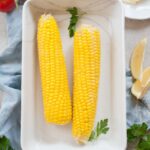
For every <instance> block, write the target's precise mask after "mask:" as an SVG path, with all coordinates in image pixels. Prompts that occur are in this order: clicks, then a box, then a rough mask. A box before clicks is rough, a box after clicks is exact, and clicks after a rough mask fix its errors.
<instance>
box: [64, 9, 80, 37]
mask: <svg viewBox="0 0 150 150" xmlns="http://www.w3.org/2000/svg"><path fill="white" fill-rule="evenodd" d="M67 11H68V12H69V13H70V14H71V17H70V24H69V27H68V30H69V36H70V37H73V36H74V32H75V29H76V24H77V22H78V19H79V14H78V9H77V8H76V7H73V8H68V9H67Z"/></svg>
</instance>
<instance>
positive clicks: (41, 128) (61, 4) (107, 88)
mask: <svg viewBox="0 0 150 150" xmlns="http://www.w3.org/2000/svg"><path fill="white" fill-rule="evenodd" d="M72 6H77V7H80V9H82V10H83V11H86V12H87V14H86V15H85V16H83V17H82V18H81V19H80V22H79V23H78V25H80V24H81V23H84V24H87V23H88V24H93V25H94V26H96V27H98V28H99V29H100V31H101V41H102V43H101V48H102V57H101V79H100V88H99V96H98V108H97V115H96V120H95V124H96V123H97V121H98V120H101V119H104V118H108V119H109V127H110V130H109V132H108V134H107V135H104V136H101V138H99V140H98V141H96V142H94V143H89V144H87V145H85V146H78V145H77V144H76V143H75V141H74V140H73V138H72V135H71V125H67V126H54V125H51V124H47V123H45V121H44V117H43V105H42V96H41V84H40V76H39V66H38V60H37V44H36V31H37V20H38V18H39V16H40V15H41V14H43V13H51V14H53V15H54V16H55V17H56V20H57V21H58V25H59V27H60V30H61V36H62V40H63V48H64V54H65V58H66V62H67V69H68V76H69V83H70V89H71V87H72V71H73V69H72V59H73V58H72V52H73V48H72V42H73V39H70V38H69V36H68V31H67V26H68V23H69V17H70V16H69V14H68V13H67V12H66V11H65V9H66V8H68V7H72ZM124 57H125V54H124V16H123V11H122V7H121V4H120V3H119V2H118V1H117V0H107V1H106V0H55V1H54V0H30V1H27V2H26V3H25V5H24V9H23V52H22V118H21V125H22V126H21V127H22V128H21V144H22V148H23V150H50V149H51V150H54V149H57V150H62V149H64V150H76V149H84V150H97V149H100V150H124V149H125V147H126V111H125V109H126V103H125V59H124Z"/></svg>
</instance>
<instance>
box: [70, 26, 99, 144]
mask: <svg viewBox="0 0 150 150" xmlns="http://www.w3.org/2000/svg"><path fill="white" fill-rule="evenodd" d="M99 76H100V33H99V30H98V29H97V28H94V27H92V26H88V25H87V26H86V25H84V26H81V27H80V28H79V29H78V30H77V31H76V33H75V37H74V88H73V90H74V91H73V131H72V132H73V136H74V137H75V139H76V140H77V141H78V142H79V143H85V142H86V141H87V140H88V138H89V136H90V134H91V131H92V129H93V125H94V119H95V114H96V105H97V97H98V85H99Z"/></svg>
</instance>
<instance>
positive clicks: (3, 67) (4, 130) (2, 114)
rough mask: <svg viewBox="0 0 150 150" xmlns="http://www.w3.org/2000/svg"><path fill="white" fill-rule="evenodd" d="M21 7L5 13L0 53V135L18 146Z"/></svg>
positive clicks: (19, 147)
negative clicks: (5, 35) (5, 40)
mask: <svg viewBox="0 0 150 150" xmlns="http://www.w3.org/2000/svg"><path fill="white" fill-rule="evenodd" d="M21 17H22V7H21V6H20V7H18V9H16V10H14V11H13V12H11V13H9V14H7V25H8V27H7V28H8V30H7V31H8V46H7V48H6V49H5V50H2V52H1V53H0V93H1V94H2V100H1V101H2V102H1V106H0V136H3V135H5V136H6V137H7V138H8V139H10V142H11V145H12V147H13V148H14V149H15V150H21V146H20V114H21V112H20V108H21V106H20V104H21V103H20V102H21V92H20V90H21V45H22V24H21V22H22V19H21Z"/></svg>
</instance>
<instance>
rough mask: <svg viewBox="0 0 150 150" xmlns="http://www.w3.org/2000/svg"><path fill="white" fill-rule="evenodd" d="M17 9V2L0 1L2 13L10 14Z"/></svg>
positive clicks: (9, 0)
mask: <svg viewBox="0 0 150 150" xmlns="http://www.w3.org/2000/svg"><path fill="white" fill-rule="evenodd" d="M15 7H16V3H15V0H0V11H1V12H10V11H12V10H13V9H14V8H15Z"/></svg>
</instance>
